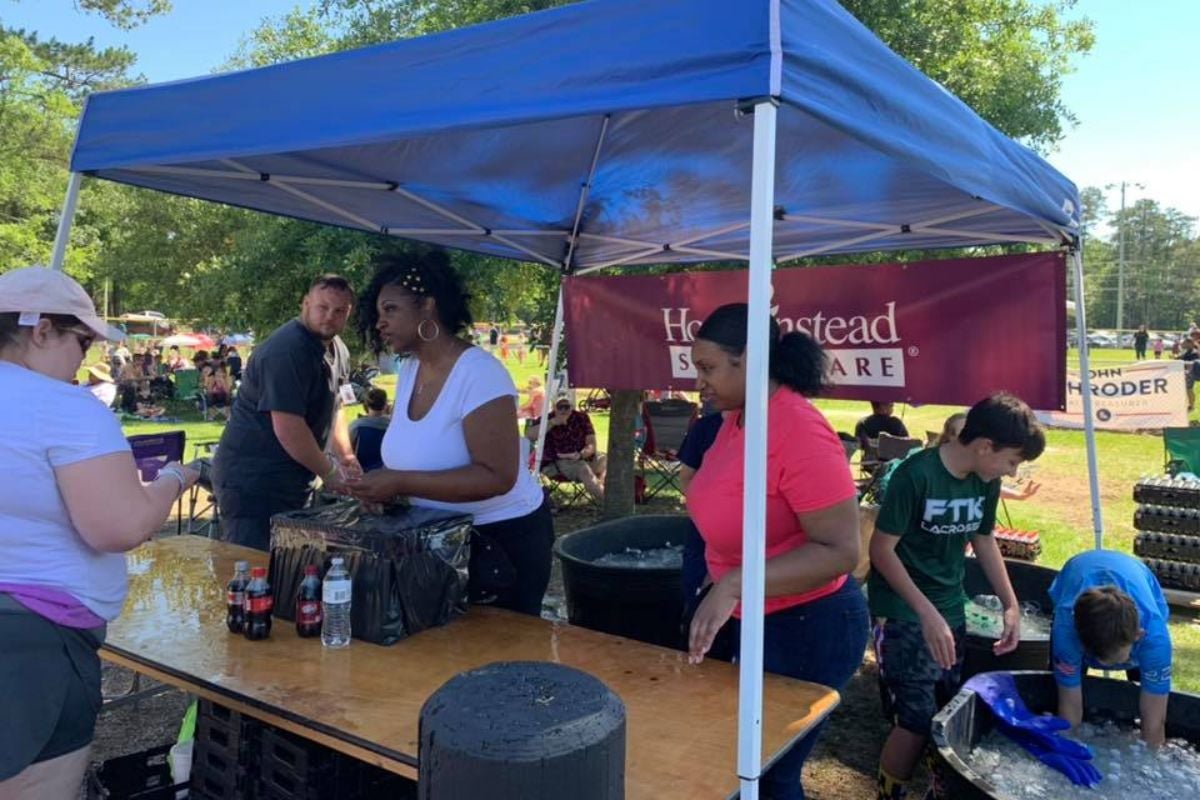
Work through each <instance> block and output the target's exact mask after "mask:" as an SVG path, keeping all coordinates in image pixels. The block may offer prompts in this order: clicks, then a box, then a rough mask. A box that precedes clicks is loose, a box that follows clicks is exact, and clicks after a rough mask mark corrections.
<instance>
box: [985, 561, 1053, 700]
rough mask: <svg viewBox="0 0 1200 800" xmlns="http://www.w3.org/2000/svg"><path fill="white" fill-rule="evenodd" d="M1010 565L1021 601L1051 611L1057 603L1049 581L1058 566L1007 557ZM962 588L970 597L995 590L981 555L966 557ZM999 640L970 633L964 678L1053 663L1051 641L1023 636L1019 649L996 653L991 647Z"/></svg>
mask: <svg viewBox="0 0 1200 800" xmlns="http://www.w3.org/2000/svg"><path fill="white" fill-rule="evenodd" d="M1004 565H1005V566H1006V567H1007V568H1008V578H1009V580H1010V581H1012V585H1013V591H1015V592H1016V593H1017V599H1018V600H1019V601H1021V602H1022V603H1034V604H1036V605H1037V606H1038V608H1040V609H1041V610H1042V612H1044V613H1045V614H1052V613H1053V610H1054V606H1053V604H1052V602H1051V600H1050V584H1051V583H1053V582H1054V578H1055V577H1056V576H1057V575H1058V570H1054V569H1050V568H1049V567H1039V566H1037V565H1036V564H1027V563H1025V562H1022V561H1012V560H1007V559H1006V560H1005V562H1004ZM963 589H964V590H965V591H966V593H967V597H975V596H976V595H980V594H994V590H993V589H992V585H991V584H990V583H989V582H988V579H987V575H985V574H984V572H983V567H981V566H980V565H979V561H978V559H974V558H968V559H967V560H966V571H965V574H964V576H963ZM995 642H996V640H995V639H994V638H990V637H987V636H980V635H977V634H974V633H968V634H967V638H966V641H965V642H964V650H965V651H966V652H965V657H964V660H963V679H964V680H965V679H967V678H969V677H971V676H972V675H975V674H978V673H980V672H993V671H996V670H1006V671H1012V670H1030V669H1033V670H1041V669H1046V668H1048V667H1049V666H1050V642H1049V640H1045V641H1030V640H1027V639H1023V640H1022V641H1021V643H1020V644H1019V645H1017V649H1016V650H1014V651H1013V652H1011V653H1006V654H1005V655H1002V656H997V655H996V654H995V653H994V652H993V651H992V645H993V644H995Z"/></svg>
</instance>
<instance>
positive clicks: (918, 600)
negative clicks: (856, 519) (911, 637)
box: [871, 528, 955, 669]
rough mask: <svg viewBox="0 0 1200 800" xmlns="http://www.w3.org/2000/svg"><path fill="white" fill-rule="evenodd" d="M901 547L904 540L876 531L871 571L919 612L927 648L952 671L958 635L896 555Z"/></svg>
mask: <svg viewBox="0 0 1200 800" xmlns="http://www.w3.org/2000/svg"><path fill="white" fill-rule="evenodd" d="M899 543H900V537H899V536H897V535H896V534H894V533H888V532H887V531H883V530H880V529H878V528H876V529H875V535H874V536H872V537H871V569H873V570H875V571H876V572H878V573H879V574H880V576H881V577H882V578H883V579H884V580H886V581H887V583H888V586H890V587H892V591H894V592H895V593H896V594H898V595H900V599H901V600H903V601H904V602H905V603H907V604H908V607H909V608H911V609H912V610H913V611H914V612H916V615H917V619H919V620H920V621H921V632H922V633H923V634H924V636H925V644H926V645H928V647H929V652H930V654H932V655H933V659H934V661H936V662H937V663H938V666H940V667H942V668H943V669H950V668H951V667H953V666H954V662H955V651H954V634H953V632H951V630H950V626H949V625H948V624H947V623H946V620H945V619H944V618H943V617H942V614H941V612H940V611H938V610H937V607H935V606H934V605H933V603H931V602H929V598H928V597H926V596H925V595H924V594H922V592H921V590H920V589H918V588H917V584H916V583H914V582H913V579H912V577H911V576H910V575H909V574H908V570H907V569H905V568H904V564H903V562H901V561H900V557H899V556H898V555H896V545H897V544H899Z"/></svg>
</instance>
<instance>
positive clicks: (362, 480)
mask: <svg viewBox="0 0 1200 800" xmlns="http://www.w3.org/2000/svg"><path fill="white" fill-rule="evenodd" d="M396 475H397V473H396V471H395V470H390V469H376V470H371V471H370V472H367V473H364V474H363V475H362V476H361V477H359V478H353V479H350V480H347V481H346V482H345V483H344V484H342V486H343V488H344V489H345V491H346V492H348V493H349V494H350V495H351V496H352V497H355V498H357V499H359V500H362V501H363V502H364V503H388V502H391V501H392V500H394V499H395V498H396V496H397V495H399V494H400V492H399V491H398V490H397V488H396Z"/></svg>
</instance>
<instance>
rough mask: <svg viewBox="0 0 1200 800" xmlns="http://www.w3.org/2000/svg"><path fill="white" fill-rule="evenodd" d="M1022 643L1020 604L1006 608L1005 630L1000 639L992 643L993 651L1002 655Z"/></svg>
mask: <svg viewBox="0 0 1200 800" xmlns="http://www.w3.org/2000/svg"><path fill="white" fill-rule="evenodd" d="M1020 643H1021V609H1020V608H1019V607H1018V606H1013V607H1011V608H1006V609H1004V632H1003V633H1002V634H1000V640H999V641H998V642H996V643H995V644H994V645H992V651H993V652H994V653H995V654H996V655H998V656H1002V655H1004V654H1005V653H1011V652H1012V651H1013V650H1016V649H1017V645H1019V644H1020Z"/></svg>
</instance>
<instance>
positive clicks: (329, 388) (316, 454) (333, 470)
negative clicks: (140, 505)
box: [213, 275, 362, 550]
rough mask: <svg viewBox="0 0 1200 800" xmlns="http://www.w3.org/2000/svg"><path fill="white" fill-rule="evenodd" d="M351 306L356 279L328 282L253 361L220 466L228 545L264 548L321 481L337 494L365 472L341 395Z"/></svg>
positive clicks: (316, 287)
mask: <svg viewBox="0 0 1200 800" xmlns="http://www.w3.org/2000/svg"><path fill="white" fill-rule="evenodd" d="M353 305H354V291H353V290H352V289H351V287H350V284H349V282H348V281H346V279H345V278H342V277H339V276H337V275H323V276H321V277H320V278H317V279H316V280H315V281H313V283H312V286H310V287H309V290H308V293H307V294H305V295H304V300H303V302H302V304H301V307H300V316H299V317H297V318H296V319H294V320H292V321H291V322H288V323H285V324H284V325H281V326H280V327H279V328H277V329H276V330H275V331H274V333H272V334H271V335H270V336H269V337H267V339H266V341H264V342H263V343H262V344H260V345H259V346H258V347H256V348H255V350H254V352H253V354H251V357H250V360H249V362H248V363H247V364H246V368H245V371H244V372H243V373H242V385H241V388H240V389H239V390H238V394H237V397H236V398H235V399H234V402H233V407H232V409H231V410H230V414H229V423H228V424H227V425H226V426H225V432H224V433H223V434H222V435H221V443H220V445H219V446H218V447H217V452H216V456H215V457H214V459H213V489H214V491H215V492H216V495H217V507H218V509H220V513H221V538H222V539H224V540H225V541H227V542H233V543H234V544H240V545H245V546H247V547H254V548H257V549H259V550H267V549H268V548H269V547H270V539H271V516H272V515H273V514H278V513H280V512H284V511H293V510H296V509H299V508H303V507H304V504H305V502H306V501H307V499H308V494H309V490H310V486H311V484H312V482H313V478H314V477H320V478H321V479H322V480H323V481H324V483H325V486H326V487H327V488H330V489H337V488H338V487H340V486H341V485H342V481H343V480H344V479H345V477H346V476H348V475H349V476H353V475H358V474H361V472H362V469H361V467H360V466H359V464H358V461H357V459H355V457H354V451H353V449H352V448H351V446H350V435H349V432H348V429H347V426H346V419H345V415H344V413H343V412H342V408H341V406H342V401H341V399H340V398H339V390H340V389H341V387H343V386H348V384H349V378H350V353H349V351H348V350H347V349H346V345H345V344H343V342H342V340H341V339H340V338H339V337H338V334H339V333H341V332H342V329H343V328H345V327H346V321H347V319H348V318H349V316H350V309H351V307H352V306H353ZM327 445H328V447H327ZM327 449H328V451H329V455H327V454H326V450H327Z"/></svg>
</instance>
